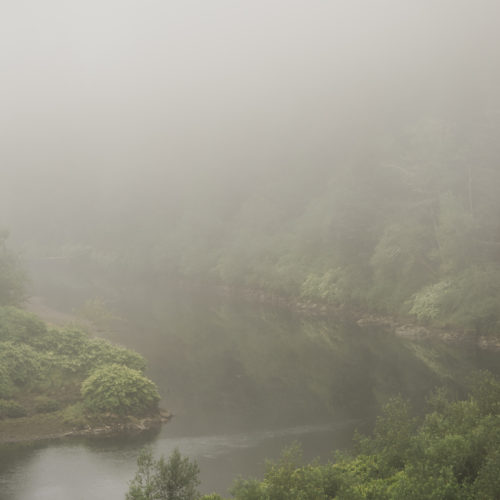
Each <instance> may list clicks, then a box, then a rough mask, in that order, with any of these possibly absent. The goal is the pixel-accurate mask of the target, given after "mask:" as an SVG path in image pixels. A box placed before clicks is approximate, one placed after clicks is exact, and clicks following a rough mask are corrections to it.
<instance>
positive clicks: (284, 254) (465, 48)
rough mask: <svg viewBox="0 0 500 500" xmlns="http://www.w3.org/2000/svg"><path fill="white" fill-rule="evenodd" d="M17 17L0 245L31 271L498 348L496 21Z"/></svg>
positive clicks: (340, 16)
mask: <svg viewBox="0 0 500 500" xmlns="http://www.w3.org/2000/svg"><path fill="white" fill-rule="evenodd" d="M23 5H24V4H19V5H17V6H14V5H12V6H9V8H8V9H6V15H5V16H4V19H3V21H2V23H3V24H5V26H4V27H5V29H4V30H2V39H3V40H4V41H5V42H6V43H8V45H9V47H11V49H10V50H9V51H8V52H7V53H5V54H4V55H3V61H4V64H5V66H6V68H7V70H8V71H7V75H8V76H7V78H6V80H5V81H4V85H5V89H6V91H5V92H4V93H3V94H2V100H3V103H2V104H3V109H5V113H4V114H3V116H2V118H1V128H2V135H3V141H4V143H5V147H3V148H2V153H1V155H2V158H1V165H2V166H1V169H2V182H1V183H0V225H2V226H4V227H8V228H10V229H11V232H12V241H13V242H14V243H15V244H16V246H17V247H19V248H22V249H23V250H24V253H25V256H26V257H27V259H28V260H29V259H35V260H36V259H44V258H54V257H57V258H59V257H63V258H67V259H70V260H71V261H72V263H73V266H74V268H75V269H81V270H82V272H84V273H88V272H89V270H90V269H93V270H94V271H96V273H99V275H100V276H108V277H109V278H110V279H118V278H119V279H120V280H123V279H124V277H126V276H129V278H130V279H131V280H135V279H137V277H141V278H142V279H144V280H146V279H150V278H151V277H155V278H158V277H159V278H160V279H165V280H168V279H171V280H172V279H175V280H178V279H181V280H194V281H203V282H208V283H223V284H229V285H234V286H238V287H247V288H258V289H264V290H267V291H272V292H275V293H279V294H285V295H291V296H297V297H302V298H305V299H308V300H312V301H327V302H331V303H335V304H339V305H341V304H349V305H356V306H361V307H368V308H371V309H374V310H378V311H381V312H386V313H387V312H388V313H398V314H401V313H403V314H412V315H413V316H414V317H415V318H417V319H419V320H421V321H434V322H438V323H440V324H448V323H451V324H454V325H460V326H463V327H465V328H467V329H473V330H474V329H479V330H481V331H493V330H494V329H495V327H496V325H497V321H498V313H497V310H498V305H499V300H500V291H499V290H498V286H497V285H496V283H497V282H498V279H496V278H497V277H498V276H499V274H500V270H499V267H498V266H499V258H500V253H499V247H500V234H499V232H500V228H499V224H498V220H500V218H499V215H500V214H499V211H500V202H499V201H498V200H499V197H498V196H497V190H498V185H499V180H500V179H499V177H500V172H499V167H498V165H499V159H500V158H499V149H498V145H497V142H498V141H497V140H496V138H497V137H498V132H499V126H500V114H499V109H500V107H499V102H498V92H497V88H498V83H499V59H498V57H497V54H496V50H497V49H496V47H497V46H498V41H499V40H498V33H497V27H496V25H495V21H494V20H495V19H496V18H497V15H498V10H499V8H498V5H497V3H496V2H490V1H480V2H477V3H474V5H472V4H471V3H470V2H465V1H458V2H457V1H453V2H452V1H445V0H443V1H440V2H431V1H424V2H418V4H417V3H413V2H396V1H383V2H377V3H376V4H372V3H367V2H335V3H331V2H328V3H326V2H312V3H311V2H308V3H307V6H306V5H305V4H304V3H303V2H298V1H297V2H295V1H294V2H287V3H286V5H285V4H284V3H283V2H279V1H272V2H266V3H265V4H262V3H260V2H256V3H252V4H251V5H250V4H246V3H236V4H235V3H234V2H227V1H222V0H221V1H216V2H210V4H207V3H204V2H200V1H192V2H186V3H184V4H183V6H182V7H180V6H178V5H176V6H174V4H170V3H161V2H150V3H149V4H148V5H147V6H140V7H139V6H138V4H136V3H135V2H125V3H120V9H118V10H117V9H114V6H115V3H114V2H107V3H106V4H105V5H104V6H102V5H101V4H100V3H99V4H98V3H97V2H86V3H85V5H78V6H76V5H67V4H66V3H64V2H61V1H56V0H54V1H53V2H52V3H51V8H50V9H48V8H46V7H44V6H41V5H39V6H33V8H32V9H29V10H28V9H25V8H24V7H23ZM54 9H56V10H57V12H58V13H59V15H58V16H56V17H54V16H51V15H50V12H52V11H53V10H54ZM98 10H99V16H97V18H96V16H95V14H96V12H97V11H98ZM13 26H14V27H17V28H18V30H15V29H13ZM485 297H487V299H486V300H485Z"/></svg>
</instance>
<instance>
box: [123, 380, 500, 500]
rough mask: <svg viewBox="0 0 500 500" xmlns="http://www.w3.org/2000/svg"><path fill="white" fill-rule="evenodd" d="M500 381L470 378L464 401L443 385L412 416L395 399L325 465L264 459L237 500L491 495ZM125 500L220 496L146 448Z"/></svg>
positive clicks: (499, 460) (496, 485)
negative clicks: (203, 490) (260, 473)
mask: <svg viewBox="0 0 500 500" xmlns="http://www.w3.org/2000/svg"><path fill="white" fill-rule="evenodd" d="M499 401H500V383H499V382H498V380H496V379H495V378H494V377H493V376H492V375H491V374H490V373H488V372H479V373H477V374H475V375H474V376H473V377H472V378H471V379H470V392H469V394H468V397H467V398H466V399H464V400H457V399H455V398H453V397H451V396H450V395H449V394H447V393H446V391H444V390H437V391H435V392H434V393H433V394H432V395H431V396H430V397H429V399H428V408H427V413H426V414H425V415H423V416H421V417H419V418H415V417H413V416H412V414H411V411H410V408H409V405H408V403H407V402H406V401H405V400H403V399H401V398H394V399H392V400H391V401H390V402H389V403H388V404H387V405H386V406H385V408H384V412H383V414H382V416H380V417H379V418H378V420H377V423H376V425H375V429H374V432H373V435H372V436H371V437H364V436H361V435H358V436H357V438H356V446H355V449H354V450H353V452H352V453H345V452H342V453H340V452H338V453H337V456H336V457H335V460H334V461H333V462H330V463H327V464H324V465H322V464H319V463H311V464H306V465H304V464H302V462H301V459H300V449H299V448H298V447H297V446H292V447H291V448H289V449H288V450H286V451H285V452H284V453H283V454H282V457H281V459H280V460H278V461H277V462H269V463H268V464H267V469H266V472H265V474H264V477H263V478H262V479H250V480H247V479H238V480H237V481H236V483H235V485H234V487H233V488H232V491H231V493H232V497H231V498H234V499H235V500H328V499H331V500H335V499H337V500H364V499H371V500H390V499H394V500H405V499H408V500H431V499H436V500H473V499H477V500H479V499H481V500H494V499H497V498H498V497H499V495H500V479H499V475H498V471H499V469H500V453H499V449H500V403H499ZM138 466H139V467H138V471H137V474H136V476H135V478H134V480H133V481H132V482H131V484H130V489H129V492H128V494H127V500H153V499H155V500H161V499H165V500H168V499H174V498H182V499H184V500H194V499H200V498H201V499H203V500H223V499H222V497H221V496H219V495H217V494H212V495H205V496H200V495H199V494H198V493H197V490H196V487H197V485H198V484H199V481H198V476H197V474H198V472H199V471H198V467H197V465H196V463H193V462H190V461H189V460H188V459H187V458H184V459H183V458H182V457H181V456H180V454H179V452H178V451H177V450H176V451H174V453H173V454H172V456H171V457H170V459H169V460H168V461H166V460H164V459H163V458H161V459H160V460H154V459H153V457H152V455H151V453H150V452H147V451H146V452H143V453H142V454H141V456H140V457H139V460H138Z"/></svg>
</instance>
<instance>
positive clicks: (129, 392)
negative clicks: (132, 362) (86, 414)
mask: <svg viewBox="0 0 500 500" xmlns="http://www.w3.org/2000/svg"><path fill="white" fill-rule="evenodd" d="M81 393H82V396H83V402H84V405H85V407H86V408H87V409H88V410H89V411H92V412H94V413H105V412H110V413H114V414H117V415H122V416H123V415H137V416H139V415H143V414H146V413H148V412H151V411H154V410H156V409H157V408H158V402H159V401H160V395H159V394H158V389H157V388H156V385H155V384H154V383H153V382H152V381H151V380H149V379H148V378H146V377H145V376H144V375H143V374H142V373H141V372H140V371H138V370H133V369H132V368H128V367H127V366H123V365H118V364H112V365H106V366H103V367H101V368H98V369H96V370H95V371H94V372H92V374H91V375H90V376H89V377H88V378H87V379H86V380H84V382H83V383H82V387H81Z"/></svg>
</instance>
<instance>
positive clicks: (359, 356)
mask: <svg viewBox="0 0 500 500" xmlns="http://www.w3.org/2000/svg"><path fill="white" fill-rule="evenodd" d="M88 293H89V292H88V290H87V291H85V293H84V292H82V291H80V292H79V293H76V294H75V293H73V294H72V293H67V294H64V296H63V297H62V296H60V297H59V298H58V299H57V300H56V299H54V298H52V300H53V302H52V306H53V307H55V308H58V309H59V310H63V311H64V310H65V311H67V312H68V311H71V310H72V308H73V307H76V306H77V305H78V304H80V305H81V303H82V301H83V300H84V299H85V297H87V298H88V296H89V295H88ZM86 294H87V295H86ZM108 303H109V304H110V305H109V307H110V308H111V309H112V310H113V311H114V313H115V315H116V316H118V317H119V318H117V319H115V320H114V321H113V322H112V323H113V324H112V328H110V329H109V330H110V331H111V332H112V333H107V334H106V336H107V337H108V338H110V340H112V341H114V342H118V343H121V344H123V345H125V346H128V347H131V348H134V349H136V350H137V351H139V352H140V353H142V354H143V355H144V356H145V357H146V359H147V360H148V371H147V374H148V376H150V377H151V378H152V379H153V380H154V381H155V382H156V383H157V384H158V387H159V389H160V393H161V395H162V406H164V407H165V408H167V409H169V410H171V411H172V412H173V413H174V418H173V419H172V420H171V421H170V422H169V423H167V424H165V425H164V426H163V428H162V429H161V431H159V432H157V433H155V434H150V435H146V436H140V437H122V438H119V439H118V438H113V439H111V438H106V439H78V440H63V441H55V442H54V441H52V442H38V443H32V444H23V445H9V446H3V447H0V498H1V499H2V500H35V499H36V500H45V499H47V500H48V499H50V500H67V499H69V498H71V499H72V500H78V499H82V500H89V499H95V500H101V499H102V500H118V499H120V500H123V498H124V494H125V492H126V491H127V489H128V482H129V481H130V480H131V479H132V477H133V475H134V472H135V469H136V464H135V462H136V458H137V455H138V453H139V451H140V449H141V448H142V447H143V446H145V445H149V446H151V447H152V449H153V451H154V454H155V455H156V456H159V455H160V454H164V455H165V456H168V455H169V454H170V452H171V451H172V450H173V449H174V448H176V447H177V448H179V450H180V451H181V453H182V454H183V455H187V456H189V457H191V458H193V459H196V460H197V462H198V464H199V466H200V469H201V475H200V479H201V485H200V490H201V491H202V492H203V493H209V492H213V491H215V492H219V493H221V494H227V491H228V488H230V486H231V484H232V483H233V481H234V479H235V478H236V477H238V476H241V475H242V476H245V477H251V476H260V475H261V474H262V472H263V471H264V469H265V460H266V459H267V458H269V459H277V458H278V457H279V455H280V452H281V450H282V449H283V448H284V447H286V446H288V445H290V444H291V443H293V442H299V443H300V445H301V446H302V449H303V453H304V459H305V460H311V459H313V458H314V457H319V458H320V459H321V460H323V461H325V460H328V459H329V458H330V457H332V453H333V451H334V450H336V449H342V448H347V447H349V446H350V443H351V439H352V435H353V433H354V430H355V429H360V430H362V431H365V432H368V431H369V429H370V428H371V426H372V425H373V422H374V420H375V416H376V415H377V413H378V412H379V410H380V405H381V404H383V403H384V401H386V400H387V398H388V397H390V396H391V395H394V394H402V395H404V396H405V397H408V398H409V399H410V400H411V401H412V403H413V405H414V407H415V410H416V411H417V412H419V411H421V410H422V408H423V407H424V401H425V396H426V394H428V392H429V391H430V390H431V389H432V388H433V387H435V386H436V385H440V384H443V383H444V384H447V385H448V386H450V387H452V388H453V389H454V390H456V391H458V392H461V391H462V388H463V383H464V380H465V377H466V376H467V375H468V373H470V371H471V370H473V369H475V368H489V369H495V367H497V366H498V360H499V355H498V354H494V353H488V352H485V351H481V350H479V349H477V348H476V347H475V346H472V345H468V346H463V345H462V346H456V345H455V346H454V345H448V344H444V343H441V342H430V341H426V342H423V341H411V340H408V339H402V338H398V337H396V336H394V335H393V334H392V333H390V332H388V331H385V330H384V329H381V328H375V327H370V328H360V327H359V326H357V325H356V324H355V323H352V322H349V321H347V320H340V319H338V318H337V319H335V318H328V319H326V318H313V317H306V316H304V315H299V314H296V313H294V312H292V311H290V310H286V309H283V308H277V307H272V306H266V305H263V304H250V303H248V302H245V301H240V300H238V299H237V298H233V299H228V298H227V297H226V298H223V297H217V296H214V295H213V294H209V293H206V292H202V291H198V292H196V293H194V292H192V291H191V292H190V293H187V292H186V291H185V290H184V291H180V290H179V289H171V288H165V287H164V288H162V289H155V290H154V292H152V291H151V290H148V289H139V288H136V289H134V290H127V292H126V293H121V294H120V296H119V297H118V296H117V295H115V296H114V297H113V299H112V300H111V301H109V302H108Z"/></svg>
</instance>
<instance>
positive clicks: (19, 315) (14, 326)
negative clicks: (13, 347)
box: [0, 306, 47, 342]
mask: <svg viewBox="0 0 500 500" xmlns="http://www.w3.org/2000/svg"><path fill="white" fill-rule="evenodd" d="M46 331H47V328H46V326H45V324H44V323H43V321H41V320H40V319H39V318H37V317H36V316H35V315H34V314H31V313H29V312H27V311H22V310H21V309H17V308H16V307H11V306H9V307H0V340H16V341H22V342H30V341H31V340H33V339H35V338H37V337H40V336H41V335H43V334H44V333H46Z"/></svg>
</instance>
